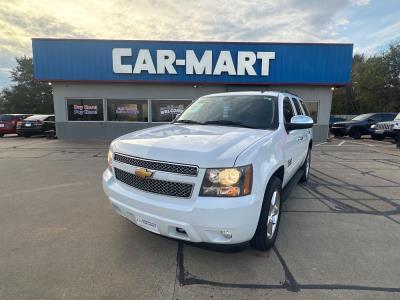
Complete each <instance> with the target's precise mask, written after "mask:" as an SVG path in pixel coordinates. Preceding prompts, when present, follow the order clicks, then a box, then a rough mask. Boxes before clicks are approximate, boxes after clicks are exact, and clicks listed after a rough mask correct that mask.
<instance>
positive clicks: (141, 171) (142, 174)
mask: <svg viewBox="0 0 400 300" xmlns="http://www.w3.org/2000/svg"><path fill="white" fill-rule="evenodd" d="M135 175H136V176H139V177H142V178H150V177H151V176H153V172H150V171H149V170H147V169H144V168H137V169H136V170H135Z"/></svg>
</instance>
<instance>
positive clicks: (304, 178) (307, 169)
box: [299, 149, 311, 183]
mask: <svg viewBox="0 0 400 300" xmlns="http://www.w3.org/2000/svg"><path fill="white" fill-rule="evenodd" d="M301 168H302V169H303V175H302V176H301V178H300V180H299V181H300V182H302V183H306V182H307V181H308V177H309V176H310V169H311V149H308V152H307V157H306V160H305V161H304V163H303V165H302V166H301Z"/></svg>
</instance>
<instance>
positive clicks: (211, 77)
mask: <svg viewBox="0 0 400 300" xmlns="http://www.w3.org/2000/svg"><path fill="white" fill-rule="evenodd" d="M32 47H33V62H34V68H35V78H36V79H38V80H43V81H70V82H75V81H90V82H91V81H93V82H160V83H162V82H164V83H188V84H252V85H259V84H261V85H334V86H339V85H346V84H349V82H350V72H351V61H352V52H353V45H352V44H292V43H234V42H229V43H228V42H227V43H222V42H169V41H114V40H68V39H33V40H32Z"/></svg>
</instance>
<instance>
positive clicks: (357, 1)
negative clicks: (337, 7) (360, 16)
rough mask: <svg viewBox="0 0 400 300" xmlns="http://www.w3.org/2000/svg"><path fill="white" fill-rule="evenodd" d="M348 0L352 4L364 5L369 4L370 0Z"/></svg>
mask: <svg viewBox="0 0 400 300" xmlns="http://www.w3.org/2000/svg"><path fill="white" fill-rule="evenodd" d="M350 2H351V3H352V4H353V5H358V6H364V5H369V2H370V0H351V1H350Z"/></svg>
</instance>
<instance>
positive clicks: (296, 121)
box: [285, 116, 314, 131]
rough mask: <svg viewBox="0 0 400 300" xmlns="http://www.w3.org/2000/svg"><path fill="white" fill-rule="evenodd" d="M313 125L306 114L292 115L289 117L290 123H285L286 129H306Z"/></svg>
mask: <svg viewBox="0 0 400 300" xmlns="http://www.w3.org/2000/svg"><path fill="white" fill-rule="evenodd" d="M313 126H314V120H313V119H312V118H310V117H308V116H294V117H292V118H291V119H290V123H286V124H285V128H286V130H287V131H291V130H297V129H308V128H312V127H313Z"/></svg>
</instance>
